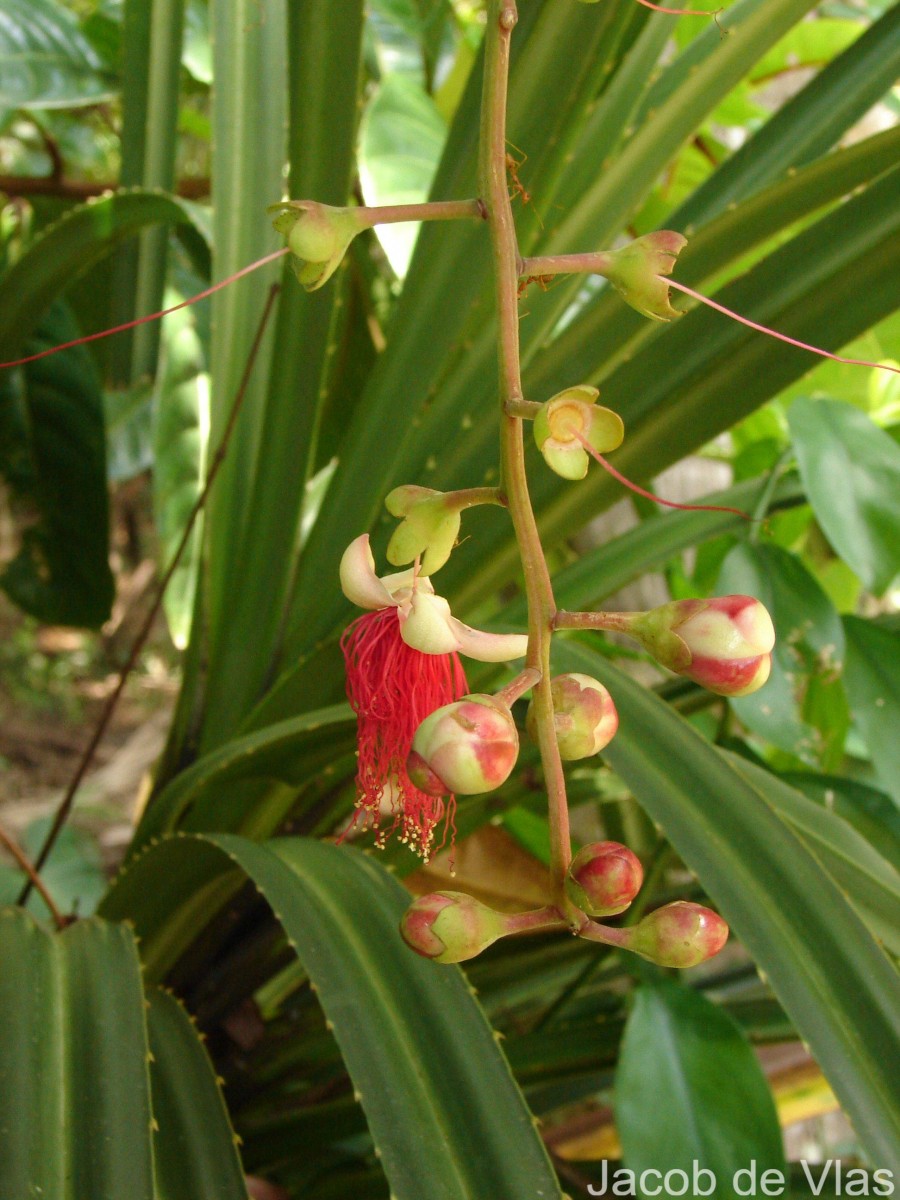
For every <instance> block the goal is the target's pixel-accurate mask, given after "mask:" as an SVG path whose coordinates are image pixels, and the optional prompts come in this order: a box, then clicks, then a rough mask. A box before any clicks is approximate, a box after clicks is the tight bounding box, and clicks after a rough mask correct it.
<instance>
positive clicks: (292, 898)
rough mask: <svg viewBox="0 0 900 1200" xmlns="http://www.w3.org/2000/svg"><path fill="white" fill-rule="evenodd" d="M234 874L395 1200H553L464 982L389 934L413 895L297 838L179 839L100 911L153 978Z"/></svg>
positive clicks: (527, 1121) (350, 856) (365, 863)
mask: <svg viewBox="0 0 900 1200" xmlns="http://www.w3.org/2000/svg"><path fill="white" fill-rule="evenodd" d="M160 870H165V872H166V875H167V877H168V878H170V879H172V880H173V882H174V884H175V886H174V887H173V888H172V889H171V890H169V891H167V892H166V894H163V893H162V891H161V890H160V889H158V888H155V889H153V888H148V884H149V883H150V881H151V880H153V879H156V878H158V872H159V871H160ZM188 875H190V876H191V878H190V880H187V879H186V876H188ZM244 875H246V877H248V878H249V879H250V880H251V881H252V882H253V883H254V885H255V886H256V888H257V889H258V890H259V891H260V892H261V894H262V895H263V896H264V897H265V899H266V900H267V901H268V903H269V904H270V906H271V907H272V909H273V911H274V912H275V913H276V914H277V917H278V920H279V921H280V922H281V924H282V925H283V927H284V929H285V931H286V933H287V936H288V938H289V939H290V941H291V944H292V945H293V946H294V947H295V949H296V951H297V953H298V955H299V957H300V960H301V961H302V962H303V964H304V967H305V968H306V970H307V971H308V973H309V975H310V977H311V979H312V981H313V982H314V983H315V985H316V989H317V995H318V998H319V1000H320V1002H321V1004H322V1007H323V1009H324V1011H325V1015H326V1017H327V1018H328V1020H329V1021H330V1022H331V1024H332V1026H333V1030H334V1035H335V1037H336V1038H337V1041H338V1044H339V1046H340V1047H341V1051H342V1053H343V1055H344V1058H345V1060H346V1063H347V1066H348V1069H349V1071H350V1074H351V1077H352V1078H353V1082H354V1085H355V1087H356V1089H357V1092H358V1093H359V1096H360V1102H361V1104H362V1106H363V1108H364V1110H365V1112H366V1117H367V1120H368V1122H369V1127H370V1129H371V1131H372V1136H373V1138H374V1140H375V1143H376V1146H377V1147H378V1149H379V1152H380V1156H381V1161H382V1164H383V1166H384V1169H385V1172H386V1173H387V1175H388V1179H389V1181H390V1184H391V1190H392V1193H393V1194H394V1195H395V1196H397V1197H398V1200H464V1198H472V1200H475V1198H476V1197H477V1198H478V1200H496V1197H498V1196H516V1197H520V1196H521V1197H527V1198H534V1200H538V1198H539V1197H545V1198H551V1197H558V1196H559V1194H560V1193H559V1187H558V1185H557V1183H556V1179H555V1176H554V1174H553V1171H552V1169H551V1167H550V1164H549V1162H548V1160H547V1157H546V1153H545V1151H544V1149H543V1147H542V1145H541V1143H540V1140H539V1138H538V1137H537V1135H536V1133H535V1131H534V1128H533V1126H532V1121H531V1117H530V1115H529V1113H528V1110H527V1109H526V1107H525V1105H524V1102H523V1100H522V1097H521V1094H520V1093H519V1091H518V1089H517V1088H516V1087H515V1084H514V1083H513V1080H512V1076H511V1075H510V1072H509V1067H508V1065H507V1064H506V1061H505V1060H504V1058H503V1056H502V1054H501V1052H500V1050H499V1048H498V1046H497V1044H496V1041H495V1039H494V1037H493V1034H492V1032H491V1029H490V1027H489V1025H488V1024H487V1022H486V1020H485V1018H484V1015H483V1014H482V1012H481V1010H480V1009H479V1007H478V1005H477V1003H476V1002H475V1000H474V998H473V996H472V994H471V991H470V989H469V987H468V984H467V983H466V982H465V979H464V977H463V976H462V973H461V972H460V971H459V970H458V969H457V968H455V967H450V968H446V967H439V966H436V965H435V964H434V963H430V962H427V961H425V960H423V959H420V958H417V957H416V956H415V955H413V954H412V953H411V952H410V951H409V950H408V949H407V948H406V947H405V946H404V944H403V942H402V941H401V939H400V937H399V934H398V933H397V922H398V920H399V918H400V916H401V915H402V913H403V911H404V908H405V907H406V905H407V904H408V902H409V897H408V894H407V893H406V892H405V891H404V890H403V888H401V887H400V885H399V884H397V883H395V882H394V881H393V880H391V878H390V877H389V876H388V875H387V873H386V872H385V871H384V870H383V869H381V868H379V867H378V866H377V865H376V864H375V863H374V862H373V861H372V860H371V859H368V858H366V857H365V856H363V855H361V854H359V853H358V852H355V851H350V850H347V849H339V848H337V847H334V846H329V845H325V844H323V843H319V842H314V841H306V840H299V839H285V840H283V841H279V842H274V843H272V844H271V846H261V845H256V844H254V843H251V842H247V841H245V840H243V839H241V838H235V837H230V836H223V835H218V836H212V837H206V838H197V837H191V838H187V837H182V838H175V839H170V840H168V841H164V842H162V843H161V844H159V845H157V846H156V847H154V848H152V849H150V850H149V851H148V852H147V853H146V854H144V855H143V856H142V857H141V858H140V859H138V860H137V861H136V862H135V863H134V864H133V865H132V867H131V868H130V869H129V870H127V871H126V872H125V874H124V875H123V876H121V877H120V879H119V881H118V882H117V884H116V885H115V887H114V888H113V889H112V891H111V892H110V894H109V896H108V897H107V900H106V901H105V904H104V910H105V911H106V912H107V913H108V914H110V915H112V914H115V915H117V916H118V917H120V918H121V917H125V916H127V917H128V919H129V920H131V921H133V922H134V925H135V929H136V931H137V933H138V935H139V937H140V938H141V945H142V951H143V954H144V961H145V965H146V970H147V972H148V974H149V975H150V976H151V977H152V978H154V979H158V978H160V977H162V976H163V975H164V974H165V972H166V971H167V970H168V969H169V968H171V966H172V965H173V964H174V962H175V961H176V959H177V957H178V956H179V954H180V953H181V952H183V950H185V949H186V948H187V947H188V946H189V945H190V943H191V941H192V940H193V939H194V938H195V937H196V936H198V935H199V934H200V933H201V931H202V929H203V928H204V925H205V923H206V921H207V919H208V917H209V915H210V912H211V911H214V910H212V909H211V908H210V907H209V901H210V898H211V896H212V895H213V893H214V892H215V890H216V889H217V888H218V889H219V893H218V894H219V896H220V898H221V899H222V900H224V899H225V898H226V897H227V896H228V894H229V893H230V892H232V891H233V890H234V888H236V887H237V886H239V884H240V880H241V878H242V876H244ZM200 888H202V889H204V890H205V894H206V904H205V905H204V907H202V908H201V907H199V906H198V904H197V903H196V899H197V897H198V895H199V894H200V891H199V889H200ZM220 902H221V900H220Z"/></svg>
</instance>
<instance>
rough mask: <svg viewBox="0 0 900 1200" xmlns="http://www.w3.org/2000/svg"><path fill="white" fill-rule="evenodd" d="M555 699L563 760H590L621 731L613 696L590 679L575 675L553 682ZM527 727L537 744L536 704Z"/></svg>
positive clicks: (555, 715) (565, 676)
mask: <svg viewBox="0 0 900 1200" xmlns="http://www.w3.org/2000/svg"><path fill="white" fill-rule="evenodd" d="M550 694H551V695H552V697H553V727H554V729H555V730H556V741H557V745H558V746H559V756H560V758H562V759H563V760H564V761H565V762H575V761H576V760H577V759H579V758H590V757H591V755H593V754H599V753H600V751H601V750H602V749H603V748H604V747H605V746H608V745H609V743H610V742H611V741H612V740H613V738H614V737H615V734H616V730H617V729H618V728H619V714H618V713H617V712H616V706H615V704H613V699H612V696H610V694H609V692H608V691H607V690H606V688H605V687H604V686H603V684H602V683H600V682H599V681H598V680H596V679H592V678H591V677H590V675H579V674H577V673H571V674H568V675H557V676H555V678H553V679H551V680H550ZM525 727H526V729H527V730H528V734H529V737H530V738H531V740H532V741H533V742H537V740H538V738H537V723H536V721H535V716H534V701H533V700H532V702H531V703H530V704H529V705H528V712H527V714H526V716H525Z"/></svg>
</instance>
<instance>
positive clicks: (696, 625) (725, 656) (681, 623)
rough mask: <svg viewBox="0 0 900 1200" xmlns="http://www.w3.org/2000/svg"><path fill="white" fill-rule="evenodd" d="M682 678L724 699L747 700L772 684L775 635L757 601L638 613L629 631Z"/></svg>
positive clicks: (692, 603) (725, 600) (678, 603)
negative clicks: (747, 697) (730, 697)
mask: <svg viewBox="0 0 900 1200" xmlns="http://www.w3.org/2000/svg"><path fill="white" fill-rule="evenodd" d="M625 632H627V633H628V634H629V635H630V636H631V637H635V638H637V639H638V640H639V641H640V642H641V644H642V645H643V646H644V647H645V648H646V649H647V650H649V651H650V653H651V654H652V655H653V656H654V658H656V659H657V661H659V662H661V663H662V664H663V666H665V667H668V668H669V670H670V671H675V672H676V673H677V674H678V675H684V676H686V677H687V678H688V679H693V680H694V682H695V683H699V684H701V685H702V686H703V687H705V688H708V689H709V690H710V691H711V692H716V693H717V694H718V695H720V696H746V695H749V693H750V692H755V691H756V690H757V688H761V687H762V685H763V684H764V683H765V682H766V680H767V679H768V678H769V671H770V670H771V666H772V656H771V650H772V647H773V646H774V645H775V629H774V627H773V625H772V618H771V617H770V616H769V614H768V612H767V611H766V609H765V607H764V606H763V605H762V604H760V602H759V601H758V600H756V599H754V597H753V596H713V597H711V598H710V599H709V600H673V601H672V602H671V603H670V604H663V605H662V606H661V607H660V608H654V609H651V611H650V612H646V613H635V614H633V616H632V617H631V618H630V619H629V622H628V625H627V628H626V629H625Z"/></svg>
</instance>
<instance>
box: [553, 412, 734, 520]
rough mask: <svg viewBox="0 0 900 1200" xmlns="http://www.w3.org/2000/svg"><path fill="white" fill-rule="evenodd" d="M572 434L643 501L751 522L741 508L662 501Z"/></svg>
mask: <svg viewBox="0 0 900 1200" xmlns="http://www.w3.org/2000/svg"><path fill="white" fill-rule="evenodd" d="M573 432H574V434H575V436H576V437H577V438H578V440H579V442H581V444H582V446H584V448H585V450H587V452H588V454H590V455H591V457H592V458H595V459H596V460H597V462H598V463H599V464H600V466H601V467H602V468H603V470H604V471H606V472H607V473H608V474H610V475H612V477H613V479H615V480H617V481H618V482H619V483H621V484H622V486H623V487H627V488H628V489H629V490H630V491H632V492H635V493H636V494H637V495H638V496H643V497H644V499H645V500H653V501H655V502H656V503H657V504H664V505H665V506H666V508H679V509H681V510H682V512H725V513H734V514H735V516H738V517H743V518H744V520H745V521H752V520H753V518H752V517H751V516H750V514H749V513H746V512H744V510H743V509H742V508H729V507H728V505H727V504H678V503H677V502H676V501H675V500H664V499H663V498H662V496H655V495H654V494H653V492H648V491H647V490H646V488H642V487H640V486H639V485H638V484H636V483H632V482H631V480H630V479H626V477H625V476H624V475H623V474H622V472H621V471H617V470H616V468H615V467H614V466H613V465H612V463H611V462H607V460H606V459H605V458H604V457H603V455H602V454H600V453H599V451H597V450H595V449H594V447H593V446H592V445H591V443H590V442H589V441H588V440H587V438H586V437H583V436H582V434H580V433H579V432H578V430H577V429H576V430H573Z"/></svg>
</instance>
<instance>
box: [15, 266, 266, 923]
mask: <svg viewBox="0 0 900 1200" xmlns="http://www.w3.org/2000/svg"><path fill="white" fill-rule="evenodd" d="M278 291H279V285H278V284H273V285H272V287H271V289H270V291H269V296H268V299H267V300H266V303H265V307H264V308H263V312H262V316H261V317H260V321H259V325H258V327H257V330H256V336H255V337H254V339H253V345H252V346H251V347H250V354H249V355H248V357H247V365H246V366H245V367H244V374H243V376H242V378H241V382H240V385H239V386H238V390H237V393H236V395H235V397H234V401H233V403H232V405H231V412H230V413H229V414H228V421H227V423H226V425H225V430H224V432H223V433H222V438H221V441H220V442H219V445H218V446H217V448H216V451H215V454H214V455H213V458H212V462H211V463H210V467H209V471H208V472H207V475H206V482H205V483H204V485H203V488H202V490H201V492H200V495H199V496H198V497H197V499H196V501H195V503H194V507H193V508H192V509H191V512H190V515H189V516H188V519H187V522H186V523H185V527H184V531H183V533H182V535H181V540H180V542H179V543H178V547H177V549H176V550H175V553H174V554H173V556H172V559H171V561H170V563H169V565H168V567H167V568H166V571H165V574H164V575H163V577H162V578H161V579H160V581H159V583H158V584H157V587H156V595H155V596H154V598H153V603H152V604H151V606H150V609H149V611H148V613H147V615H146V617H145V618H144V622H143V624H142V625H141V628H140V630H139V631H138V634H137V637H136V638H135V639H134V642H133V643H132V646H131V650H130V652H129V655H128V658H127V660H126V662H125V665H124V666H123V667H122V669H121V671H120V672H119V678H118V680H117V681H116V686H115V688H114V689H113V691H112V692H111V693H110V695H109V698H108V699H107V701H106V704H105V705H104V706H103V712H102V713H101V714H100V719H99V721H98V722H97V725H96V728H95V729H94V732H93V735H92V737H91V740H90V741H89V742H88V744H87V746H86V747H85V750H84V753H83V754H82V756H81V760H80V761H79V763H78V767H77V769H76V771H75V774H74V775H73V776H72V780H71V782H70V784H69V786H68V787H67V788H66V794H65V795H64V796H63V798H62V801H61V802H60V805H59V808H58V809H57V810H56V816H55V817H54V819H53V824H52V826H51V827H50V830H49V832H48V834H47V836H46V838H45V839H44V844H43V846H42V847H41V851H40V854H38V856H37V859H36V860H35V864H34V865H35V871H39V870H40V869H41V867H42V866H43V865H44V863H45V862H46V861H47V856H48V855H49V853H50V851H51V850H52V849H53V845H54V843H55V842H56V839H57V837H58V836H59V833H60V830H61V829H62V827H63V825H65V823H66V820H67V818H68V816H69V813H70V812H71V810H72V804H73V802H74V800H75V795H76V793H77V791H78V789H79V787H80V786H81V781H82V780H83V778H84V775H85V772H86V771H87V769H88V767H89V766H90V764H91V761H92V760H93V757H94V754H95V752H96V750H97V747H98V746H99V744H100V740H101V739H102V737H103V735H104V733H105V732H106V729H107V726H108V725H109V722H110V719H111V718H112V715H113V713H114V712H115V709H116V705H117V704H118V702H119V697H120V696H121V695H122V692H123V690H124V688H125V684H126V682H127V680H128V677H129V675H130V674H131V672H132V670H133V669H134V667H135V664H136V663H137V660H138V656H139V655H140V652H141V650H142V649H143V646H144V643H145V642H146V640H147V637H148V635H149V633H150V630H151V628H152V626H153V622H154V621H155V620H156V615H157V613H158V612H159V609H160V605H161V604H162V600H163V596H164V595H165V591H166V588H167V587H168V585H169V582H170V580H171V578H172V576H173V575H174V574H175V570H176V568H177V566H178V563H179V562H180V560H181V556H182V554H183V553H184V551H185V548H186V547H187V544H188V541H189V540H190V536H191V533H192V531H193V528H194V525H195V524H196V521H197V518H198V517H199V516H200V513H201V512H202V511H203V508H204V506H205V504H206V501H207V498H208V497H209V493H210V490H211V489H212V486H213V483H214V482H215V479H216V475H217V474H218V473H219V468H220V467H221V466H222V463H223V462H224V460H225V455H226V453H227V451H228V445H229V442H230V440H231V435H232V434H233V432H234V428H235V425H236V424H237V419H238V416H239V415H240V411H241V408H242V406H243V403H244V397H245V396H246V394H247V386H248V384H249V383H250V377H251V375H252V373H253V367H254V365H255V363H256V358H257V355H258V354H259V349H260V346H261V344H262V339H263V334H264V333H265V330H266V326H267V324H268V322H269V317H270V315H271V312H272V307H273V305H274V303H275V297H276V296H277V295H278ZM32 883H33V880H32V879H29V881H28V883H27V884H26V885H25V887H24V888H23V889H22V894H21V895H20V896H19V901H18V902H19V904H24V903H25V901H26V900H27V899H28V896H29V894H30V892H31V888H32Z"/></svg>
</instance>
